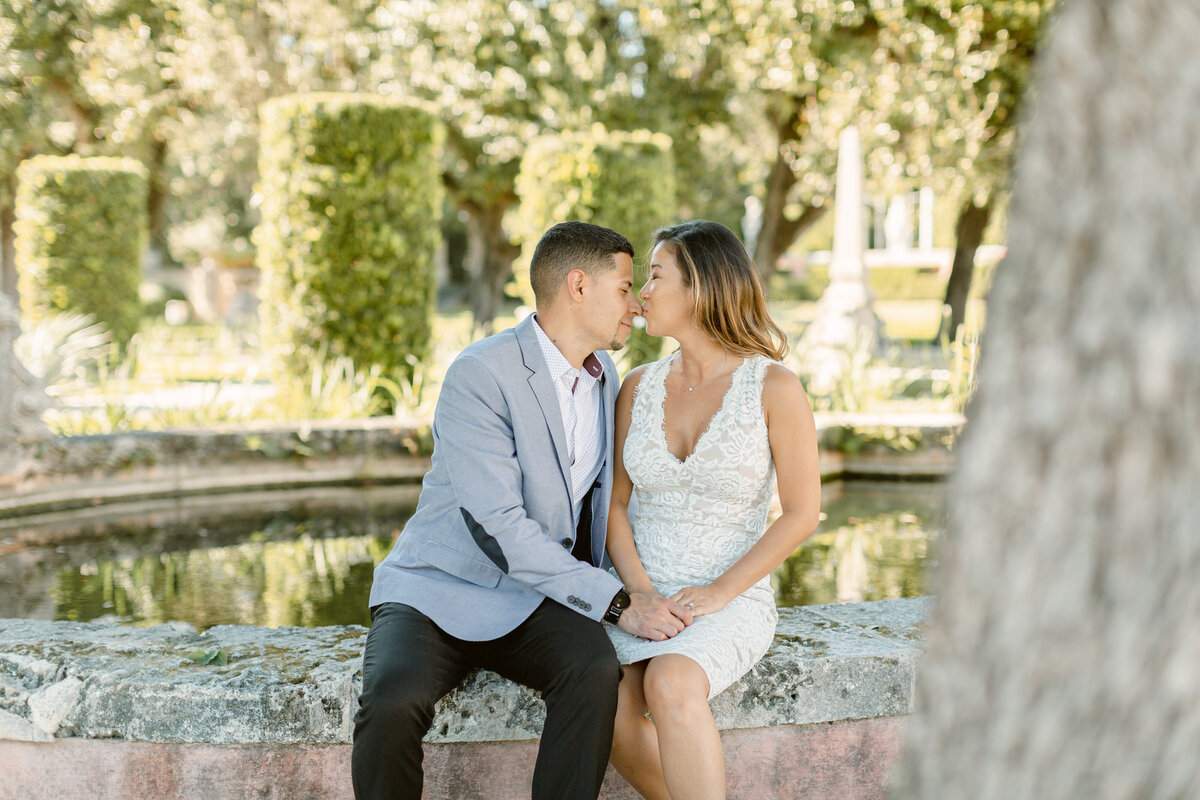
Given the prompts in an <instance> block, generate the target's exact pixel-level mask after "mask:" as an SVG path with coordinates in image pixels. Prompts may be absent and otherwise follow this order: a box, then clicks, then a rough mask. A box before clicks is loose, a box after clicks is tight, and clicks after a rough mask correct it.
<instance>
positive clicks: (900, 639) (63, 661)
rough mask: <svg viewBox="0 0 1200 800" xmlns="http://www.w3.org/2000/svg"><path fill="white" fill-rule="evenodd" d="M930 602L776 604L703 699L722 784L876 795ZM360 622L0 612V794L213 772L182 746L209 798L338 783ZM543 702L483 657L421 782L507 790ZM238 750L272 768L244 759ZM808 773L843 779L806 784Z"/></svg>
mask: <svg viewBox="0 0 1200 800" xmlns="http://www.w3.org/2000/svg"><path fill="white" fill-rule="evenodd" d="M928 611H929V600H928V599H927V598H919V599H909V600H885V601H880V602H875V603H858V604H847V605H827V606H808V607H801V608H790V609H782V610H781V612H780V622H779V627H778V631H777V634H776V640H775V644H774V646H773V647H772V648H771V650H770V652H769V653H768V654H767V656H766V657H765V658H764V659H763V660H762V661H761V662H760V663H759V664H758V665H757V666H756V667H755V668H754V669H753V670H752V671H751V672H750V673H749V674H748V675H747V676H746V677H745V678H743V679H742V680H741V681H739V682H738V683H736V684H735V685H733V686H732V687H730V688H729V689H728V690H726V691H725V692H723V693H722V694H721V695H719V696H718V697H716V698H715V699H714V700H713V711H714V714H715V716H716V718H717V724H718V726H719V727H720V728H721V729H722V731H723V736H724V738H725V740H726V743H727V744H726V749H727V751H728V752H727V756H728V758H729V769H730V782H731V783H730V785H731V787H732V786H740V785H743V784H745V787H746V788H745V789H744V791H739V792H732V793H731V797H737V796H744V797H756V798H759V799H760V800H761V799H762V798H769V797H775V796H778V797H784V796H792V795H791V794H789V792H791V791H792V790H793V789H796V790H797V791H798V790H799V789H798V788H797V787H798V786H799V784H797V783H796V781H801V782H803V781H808V783H807V784H805V785H807V787H808V788H807V789H805V790H804V791H805V792H806V793H805V796H806V797H824V796H829V797H839V798H842V799H843V800H844V798H849V797H859V796H861V797H882V796H883V794H882V792H883V791H884V786H885V782H886V775H887V771H888V768H889V767H890V765H891V764H892V763H893V762H894V760H895V758H896V756H897V755H898V742H899V721H898V720H896V719H895V718H897V717H899V716H900V715H905V714H908V713H910V712H911V711H912V710H913V685H914V680H915V674H916V666H917V661H918V658H919V654H920V644H921V630H922V625H923V622H924V619H925V617H926V615H927V613H928ZM365 636H366V630H365V629H364V628H362V627H358V626H349V627H329V628H313V629H303V628H286V629H267V628H253V627H245V626H219V627H215V628H211V629H209V630H207V631H205V632H204V633H197V632H196V631H195V630H194V629H192V628H191V627H190V626H188V625H184V624H168V625H159V626H155V627H149V628H133V627H127V626H122V625H118V624H112V623H70V622H46V621H36V620H3V621H0V760H3V761H4V763H5V764H6V765H8V764H11V765H14V768H13V769H14V771H12V772H10V773H9V775H10V777H8V778H3V779H0V798H3V797H18V796H19V797H38V796H58V797H61V796H63V795H62V794H58V795H51V794H45V795H42V794H38V793H37V792H35V791H34V789H35V788H36V786H33V785H30V783H29V782H33V783H34V784H37V785H38V786H48V787H51V788H53V787H54V786H56V785H57V784H56V783H54V781H59V782H60V783H61V780H60V779H58V778H55V779H54V781H51V782H50V783H47V781H49V780H50V778H49V776H50V775H51V774H57V773H58V772H64V771H65V773H66V774H68V775H70V776H71V780H72V781H73V782H74V785H77V786H81V787H82V786H88V787H89V793H88V796H89V797H105V796H114V797H115V796H121V792H128V791H131V790H130V789H129V786H128V784H127V781H128V780H134V779H135V778H136V776H133V775H127V776H125V778H121V780H120V781H117V783H113V784H112V785H113V787H117V786H118V784H119V785H120V786H121V787H125V788H113V789H112V792H114V794H107V793H106V792H107V790H104V789H102V788H97V787H103V786H104V785H106V784H105V781H109V782H110V783H111V782H112V781H116V780H117V778H116V777H114V775H115V773H113V769H116V767H115V766H114V765H119V764H122V763H127V764H141V765H142V768H147V767H146V764H147V763H148V762H147V761H146V759H150V760H151V761H153V762H154V764H156V765H157V766H155V767H154V769H157V770H163V769H169V770H174V772H172V773H171V775H170V776H168V777H169V778H170V780H169V783H170V785H171V786H172V787H175V788H172V789H171V790H170V791H165V792H164V793H163V794H162V795H161V796H172V797H173V796H182V795H183V794H187V793H188V792H190V791H193V790H196V789H202V788H204V786H205V785H206V784H205V780H206V779H205V778H204V775H205V774H209V775H211V773H206V772H205V771H203V770H201V771H199V772H196V773H195V774H192V773H189V772H188V770H189V769H192V767H193V766H194V763H193V761H189V760H188V759H189V758H192V757H195V758H203V759H208V760H210V761H211V760H212V759H216V760H217V761H222V763H225V764H226V768H227V769H233V770H235V771H236V770H239V769H240V770H241V772H240V773H239V774H240V777H237V776H235V775H226V776H225V778H223V780H227V781H234V783H235V784H236V785H237V786H239V787H241V788H240V789H237V790H236V791H234V790H232V789H230V790H229V791H223V792H222V793H221V796H248V797H249V796H253V797H260V796H262V797H265V796H280V797H285V796H295V795H288V794H272V793H271V792H273V791H275V789H273V788H271V787H273V786H274V787H276V788H278V786H282V785H283V784H280V783H278V782H279V781H281V780H284V778H283V777H282V776H284V775H287V776H289V777H288V778H287V779H288V780H292V781H294V780H297V779H299V778H300V777H303V775H301V774H300V773H298V772H297V770H300V771H301V772H303V770H305V769H309V770H310V771H314V772H312V774H309V775H307V777H306V778H305V780H309V779H311V781H315V783H312V784H311V786H313V787H316V786H317V785H318V784H319V785H320V786H325V787H327V788H328V786H330V785H333V786H336V785H338V781H343V783H342V784H341V788H340V789H339V790H337V791H333V792H332V794H329V795H328V796H335V795H337V794H342V795H345V794H347V785H346V784H345V783H344V781H345V780H348V771H346V769H345V767H346V764H348V757H349V747H348V744H347V743H348V742H349V741H350V736H351V725H352V719H353V715H354V710H355V708H356V698H357V695H358V692H359V687H360V685H361V652H362V646H363V643H364V640H365ZM195 651H205V652H210V653H211V652H212V651H222V652H223V653H224V654H225V655H226V656H227V658H228V663H227V664H225V665H223V666H222V665H217V664H215V663H214V664H209V665H201V664H199V663H196V662H195V661H193V660H189V658H188V655H189V654H191V653H194V652H195ZM544 716H545V710H544V707H543V705H542V703H541V701H540V699H538V697H537V696H536V694H535V693H533V692H531V691H530V690H528V689H525V688H523V687H520V686H518V685H516V684H513V683H511V682H509V681H506V680H504V679H501V678H500V677H498V676H496V675H494V674H493V673H490V672H486V671H481V672H479V673H477V674H475V675H473V676H472V677H470V678H469V679H468V680H467V681H466V682H465V683H464V684H463V685H462V686H461V687H460V688H459V689H457V690H456V691H455V692H453V693H452V694H451V695H449V696H448V697H447V698H445V699H444V700H443V701H442V703H441V704H440V705H439V707H438V711H437V715H436V717H435V719H434V723H433V727H432V729H431V731H430V733H429V735H428V737H427V738H426V741H427V742H428V743H429V744H428V746H427V750H428V751H429V754H430V762H429V763H430V770H431V771H430V773H429V774H430V776H431V777H430V787H429V791H428V792H427V796H428V797H467V796H478V797H497V798H499V797H509V796H521V794H523V793H524V792H525V791H526V790H525V789H523V788H521V787H522V786H524V785H527V782H528V778H529V775H530V774H531V771H532V763H533V762H532V759H533V753H534V751H535V747H534V746H533V745H532V744H531V743H530V740H533V739H536V738H537V737H538V735H539V732H540V729H541V725H542V722H543V720H544ZM100 740H104V746H103V747H99V742H100ZM800 742H807V743H808V744H807V745H806V746H804V747H800V746H799V743H800ZM29 743H43V744H42V745H40V746H33V745H32V744H29ZM122 743H123V745H124V746H121V745H122ZM147 743H155V744H156V745H159V747H157V749H156V748H155V747H149V746H148V745H147ZM504 743H509V744H504ZM166 745H177V747H173V748H172V747H166ZM246 748H251V749H250V750H247V749H246ZM313 748H316V750H313ZM322 748H324V749H322ZM813 748H816V750H814V749H813ZM248 752H250V753H258V754H259V756H258V757H259V761H262V760H264V759H265V760H270V759H275V760H276V761H277V762H278V764H279V765H281V766H280V771H279V772H278V774H276V773H275V772H272V771H271V770H267V771H266V772H260V771H258V770H256V769H254V768H253V766H252V764H253V763H255V759H254V758H250V759H249V760H247V759H246V756H247V753H248ZM101 753H104V754H105V755H100V754H101ZM189 753H191V756H188V754H189ZM314 753H317V755H314ZM155 754H157V755H155ZM838 754H840V755H838ZM160 756H161V759H159V757H160ZM268 756H269V758H268ZM155 759H159V760H155ZM181 759H182V760H181ZM796 759H800V761H795V760H796ZM831 759H832V760H831ZM159 761H161V763H159ZM793 762H794V763H793ZM801 762H803V763H801ZM506 763H507V764H509V765H510V766H509V768H508V770H509V773H511V774H509V777H507V778H504V779H501V778H500V777H498V775H500V774H502V773H496V772H494V771H492V770H493V769H495V768H498V767H495V765H499V764H506ZM106 764H107V765H108V766H107V767H105V765H106ZM170 764H175V766H173V767H171V766H169V765H170ZM189 764H190V765H192V766H188V765H189ZM237 764H241V765H242V766H240V767H238V766H236V765H237ZM305 764H308V766H307V767H305V766H304V765H305ZM488 764H493V766H488ZM55 765H57V766H55ZM282 765H286V769H284V768H283V766H282ZM472 765H474V766H473V767H472ZM514 765H515V766H514ZM805 765H807V766H805ZM526 767H527V768H528V769H526ZM106 769H107V770H108V771H107V772H106V771H105V770H106ZM130 769H132V767H130ZM781 770H782V777H781V773H780V771H781ZM118 771H119V770H118ZM318 773H319V774H318ZM122 774H123V773H122ZM503 774H508V773H503ZM818 774H820V775H826V776H827V778H828V780H827V781H826V782H828V781H833V782H834V784H836V785H837V786H839V787H840V788H828V787H826V789H820V787H817V786H815V785H814V784H813V783H812V782H813V781H814V780H816V778H815V777H814V776H817V775H818ZM188 775H191V776H192V777H190V778H189V777H188ZM271 775H276V777H275V778H271V777H270V776H271ZM22 776H23V777H22ZM39 776H40V777H39ZM106 776H107V777H106ZM322 776H323V777H322ZM755 776H757V777H755ZM789 776H790V777H789ZM855 776H858V777H855ZM143 777H144V776H143ZM235 778H236V780H235ZM14 780H16V781H17V783H14ZM164 780H166V779H165V778H164ZM122 781H125V782H122ZM264 781H267V782H268V784H269V785H266V786H265V788H264V785H263V782H264ZM272 781H274V783H271V782H272ZM506 781H507V783H506ZM739 781H740V782H741V783H739ZM764 781H766V782H773V783H772V785H774V786H775V788H773V789H771V788H769V787H766V785H765V784H764ZM781 781H782V783H781ZM331 782H332V783H331ZM522 782H524V783H522ZM818 782H820V781H818ZM850 784H854V786H851V785H850ZM164 785H165V784H164ZM289 785H290V784H289ZM607 785H608V787H609V788H608V789H606V795H605V796H606V797H609V798H623V797H632V796H634V795H631V794H629V790H628V787H623V781H620V779H619V778H618V777H617V776H615V775H612V776H610V780H609V781H608V784H607ZM467 786H474V787H476V788H474V789H468V788H464V787H467ZM181 787H183V788H181ZM454 787H458V788H454ZM481 787H482V788H481ZM781 787H783V788H781ZM786 787H791V788H786ZM210 788H211V785H210ZM185 789H186V791H185ZM38 791H40V789H38ZM139 791H146V790H145V788H144V787H143V790H139ZM243 791H244V794H242V792H243ZM314 791H315V789H314ZM321 791H322V792H325V791H326V790H325V789H322V790H321ZM829 791H832V792H835V793H834V794H828V792H829ZM439 792H440V794H439ZM461 792H467V793H466V794H462V793H461ZM480 792H482V793H480ZM514 792H515V795H514V794H512V793H514ZM822 792H825V793H822ZM456 793H457V794H456ZM126 796H130V795H126ZM314 796H318V795H314ZM320 796H326V795H320Z"/></svg>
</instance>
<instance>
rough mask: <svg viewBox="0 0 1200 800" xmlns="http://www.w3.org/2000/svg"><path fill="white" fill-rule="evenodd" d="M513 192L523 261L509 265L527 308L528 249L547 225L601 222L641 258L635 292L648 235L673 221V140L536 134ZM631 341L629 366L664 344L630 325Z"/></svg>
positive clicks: (596, 133)
mask: <svg viewBox="0 0 1200 800" xmlns="http://www.w3.org/2000/svg"><path fill="white" fill-rule="evenodd" d="M517 195H518V196H519V197H520V199H521V205H520V208H519V209H518V211H517V214H516V221H515V225H514V228H515V230H514V231H513V233H514V234H515V236H516V238H517V239H518V241H520V243H521V256H520V258H519V259H518V261H517V264H516V265H515V266H514V282H515V284H516V291H515V292H514V293H516V294H519V296H520V297H522V298H523V299H524V300H525V302H526V303H527V304H529V305H533V290H532V288H531V287H530V285H529V262H530V260H531V259H532V257H533V249H534V248H535V247H536V246H537V243H538V239H539V238H541V235H542V234H543V233H545V232H546V230H547V229H548V228H550V227H551V226H552V225H554V224H555V223H558V222H566V221H569V220H579V221H581V222H590V223H593V224H595V225H603V226H604V227H606V228H612V229H613V230H615V231H617V232H618V233H621V234H623V235H624V236H625V237H626V238H627V239H629V241H630V242H631V243H632V244H633V247H634V250H635V251H636V252H637V254H638V255H637V257H635V259H634V267H635V268H634V281H635V287H634V288H635V289H637V288H640V286H641V283H642V281H643V280H644V276H645V268H644V265H645V262H646V261H648V256H649V253H650V242H651V235H652V234H653V233H654V231H655V229H657V228H658V227H660V226H662V225H668V224H672V223H674V222H678V219H677V218H676V205H675V165H674V162H673V161H672V158H671V139H670V137H668V136H666V135H664V134H652V133H650V132H649V131H632V132H629V131H607V130H605V129H604V127H603V126H600V125H595V126H593V127H592V128H591V129H590V130H588V131H576V132H567V133H562V134H557V135H552V136H545V137H541V138H539V139H536V140H534V142H533V143H532V144H530V146H529V148H528V149H527V150H526V151H525V155H524V157H523V158H522V159H521V170H520V172H519V173H518V175H517ZM630 339H631V341H630V342H629V344H628V346H627V349H626V352H627V354H628V356H629V358H627V359H626V361H627V362H628V363H627V364H626V365H625V366H626V367H633V366H636V365H637V364H639V363H644V362H646V361H651V360H653V359H655V358H657V357H658V353H659V352H660V350H661V340H659V339H655V338H653V337H650V336H648V335H647V334H646V333H645V331H644V330H643V329H641V328H634V331H633V333H631V334H630Z"/></svg>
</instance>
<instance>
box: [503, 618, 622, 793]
mask: <svg viewBox="0 0 1200 800" xmlns="http://www.w3.org/2000/svg"><path fill="white" fill-rule="evenodd" d="M492 644H493V645H494V646H493V647H489V648H488V653H487V656H486V659H487V660H486V661H485V663H484V666H486V667H487V668H488V669H491V670H494V671H495V672H498V673H499V674H501V675H503V676H504V677H506V678H510V679H512V680H515V681H518V682H519V683H523V684H525V685H526V686H529V687H531V688H533V689H536V690H538V691H540V692H541V693H542V698H543V699H544V700H545V701H546V726H545V728H544V729H543V730H542V740H541V745H540V747H539V748H538V758H537V764H536V766H535V767H534V772H533V800H595V798H596V796H597V795H598V794H599V793H600V785H601V784H602V783H603V781H604V770H605V767H606V766H607V765H608V756H609V752H610V750H611V749H612V732H613V719H614V717H615V715H616V709H617V683H618V681H619V680H620V670H621V667H620V665H619V664H618V663H617V655H616V652H615V651H614V650H613V647H612V643H611V642H610V641H609V640H608V636H607V635H606V634H605V633H604V628H603V626H601V625H600V624H599V623H597V622H594V621H593V620H590V619H588V618H586V617H584V616H582V615H580V614H577V613H576V612H574V611H571V610H570V609H568V608H567V607H566V606H563V605H560V604H559V603H556V602H554V601H553V600H546V601H544V602H543V603H542V604H541V606H539V607H538V609H537V611H535V612H534V613H533V615H532V616H530V618H529V619H527V620H526V621H525V622H523V623H522V624H521V625H520V626H518V627H517V629H516V630H514V631H513V632H511V633H509V634H508V635H506V636H503V637H501V638H500V639H497V640H496V641H495V642H494V643H492Z"/></svg>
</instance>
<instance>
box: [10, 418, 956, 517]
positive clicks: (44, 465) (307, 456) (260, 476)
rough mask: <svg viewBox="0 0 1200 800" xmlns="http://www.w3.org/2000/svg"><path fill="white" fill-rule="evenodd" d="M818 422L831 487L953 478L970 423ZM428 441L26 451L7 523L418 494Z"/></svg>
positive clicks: (201, 436) (119, 441)
mask: <svg viewBox="0 0 1200 800" xmlns="http://www.w3.org/2000/svg"><path fill="white" fill-rule="evenodd" d="M817 422H818V434H819V437H820V447H821V476H822V478H824V479H832V478H837V477H865V476H877V477H884V478H905V479H930V478H940V477H944V476H946V475H948V474H949V472H950V470H951V468H952V467H953V464H954V455H953V452H952V449H951V444H952V442H953V441H954V439H955V437H957V435H958V433H959V432H960V431H961V429H962V426H963V424H964V423H963V418H962V417H961V416H960V415H957V414H888V415H871V414H853V415H849V414H842V415H825V414H822V415H818V420H817ZM430 436H431V435H430V433H429V429H428V426H427V425H420V424H417V423H412V422H402V421H399V420H393V419H388V418H374V419H367V420H352V421H314V422H297V423H290V424H279V425H228V426H218V427H213V428H206V429H198V430H191V431H185V430H177V431H156V432H148V431H140V432H132V433H120V434H110V435H103V436H73V437H58V438H55V439H50V440H47V441H44V442H39V443H37V444H36V445H31V446H30V448H26V450H27V452H23V456H22V458H20V459H18V461H19V462H20V463H19V465H17V466H16V467H14V468H12V469H11V470H9V471H8V472H6V473H5V474H3V475H0V517H3V518H4V519H5V520H6V521H7V522H8V523H9V525H10V527H11V525H14V524H16V521H17V518H19V517H29V516H32V515H46V514H53V513H55V512H59V511H64V510H71V509H86V508H91V507H94V506H98V505H107V504H111V503H129V502H137V501H143V500H149V499H155V498H163V497H170V498H177V497H186V496H204V495H210V494H222V493H229V492H239V491H249V490H257V489H285V488H288V487H301V486H330V485H335V486H336V485H353V486H358V485H368V484H376V485H383V484H388V485H396V484H401V485H402V484H409V485H418V484H419V483H420V482H421V478H422V477H423V476H424V474H425V473H426V472H427V471H428V469H429V456H428V455H427V452H428V450H429V447H430V446H431V438H430ZM897 448H899V449H897ZM4 527H5V526H4V524H0V529H3V528H4Z"/></svg>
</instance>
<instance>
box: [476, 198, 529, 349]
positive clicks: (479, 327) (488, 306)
mask: <svg viewBox="0 0 1200 800" xmlns="http://www.w3.org/2000/svg"><path fill="white" fill-rule="evenodd" d="M464 207H465V208H466V210H467V215H468V216H467V258H466V261H467V272H468V273H469V274H470V276H471V284H472V286H471V288H472V291H471V314H472V316H473V317H474V320H475V329H476V331H477V332H482V333H484V334H490V333H491V332H492V330H493V325H492V323H493V321H494V320H495V318H496V315H497V314H498V313H500V305H501V303H502V302H503V301H504V284H506V283H507V282H508V279H509V278H511V277H512V264H513V261H515V260H516V258H517V256H518V255H519V254H520V252H521V251H520V249H519V248H518V247H516V245H514V244H513V243H512V242H510V241H509V240H508V237H507V236H506V235H505V234H504V228H503V227H502V226H501V224H500V223H501V221H502V220H503V218H504V213H505V211H507V210H508V209H507V207H506V206H504V205H493V206H488V207H486V208H485V207H482V206H478V205H475V204H473V203H468V204H466V205H465V206H464Z"/></svg>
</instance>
